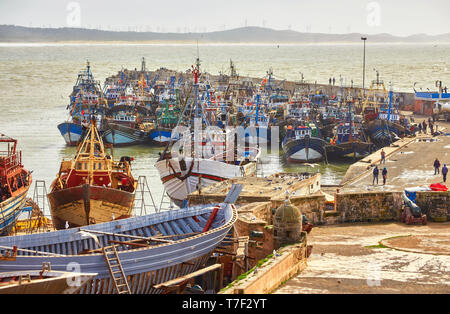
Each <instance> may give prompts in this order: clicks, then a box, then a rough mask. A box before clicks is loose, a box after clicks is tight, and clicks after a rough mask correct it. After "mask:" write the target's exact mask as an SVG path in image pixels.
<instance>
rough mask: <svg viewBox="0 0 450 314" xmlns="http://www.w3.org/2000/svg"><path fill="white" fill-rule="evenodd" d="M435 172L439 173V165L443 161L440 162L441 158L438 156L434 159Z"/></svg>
mask: <svg viewBox="0 0 450 314" xmlns="http://www.w3.org/2000/svg"><path fill="white" fill-rule="evenodd" d="M433 165H434V174H435V175H436V173H437V174H439V167H441V163H440V162H439V160H438V159H437V158H436V160H435V161H434V164H433Z"/></svg>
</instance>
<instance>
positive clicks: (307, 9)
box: [0, 0, 450, 36]
mask: <svg viewBox="0 0 450 314" xmlns="http://www.w3.org/2000/svg"><path fill="white" fill-rule="evenodd" d="M449 9H450V1H449V0H377V1H372V0H319V1H316V0H271V1H268V0H258V1H257V0H209V1H208V0H158V1H155V0H108V1H106V0H95V1H94V0H77V1H67V0H0V24H9V25H21V26H27V27H82V28H95V29H103V30H115V31H152V32H178V33H186V32H212V31H221V30H225V29H233V28H238V27H243V26H259V27H268V28H273V29H277V30H287V29H290V30H293V31H298V32H312V33H332V34H342V33H364V34H379V33H389V34H392V35H396V36H408V35H412V34H419V33H424V34H429V35H437V34H443V33H450V18H448V12H449V11H450V10H449Z"/></svg>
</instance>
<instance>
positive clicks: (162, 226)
mask: <svg viewBox="0 0 450 314" xmlns="http://www.w3.org/2000/svg"><path fill="white" fill-rule="evenodd" d="M221 206H222V207H221V209H220V210H219V211H218V212H217V215H216V217H215V218H214V220H212V225H211V227H210V229H209V230H204V228H205V226H206V225H207V222H208V220H209V218H210V217H211V213H212V212H213V211H214V208H215V205H200V206H195V207H190V208H185V209H179V210H172V211H166V212H161V213H157V214H150V215H146V216H137V217H133V218H128V219H122V220H119V221H112V222H108V223H105V224H97V225H90V226H86V227H84V228H83V231H84V232H89V234H94V235H96V237H95V239H94V238H93V237H86V236H84V235H83V234H82V233H80V232H79V230H78V229H76V228H72V229H67V230H60V231H55V232H46V233H41V234H31V235H22V236H15V237H3V238H0V246H1V247H12V246H14V245H16V246H17V247H20V248H25V249H27V250H39V251H46V252H52V253H57V254H65V255H64V256H39V255H35V254H32V255H28V254H29V253H27V252H21V251H18V255H17V257H16V258H15V259H14V260H0V272H1V271H21V270H29V269H37V270H39V269H42V263H43V262H47V263H51V267H52V270H59V271H67V270H69V269H70V270H72V269H73V265H77V268H78V269H77V270H76V271H77V272H83V273H97V276H96V277H95V278H94V280H93V283H92V284H91V285H87V286H85V287H84V288H83V289H81V290H80V293H82V294H109V293H116V291H115V288H114V285H113V281H112V279H111V277H110V273H109V270H108V267H107V264H106V261H105V258H104V256H103V254H102V253H92V254H79V253H81V252H83V251H86V250H93V249H98V248H99V245H98V244H97V243H99V244H100V246H109V245H111V244H110V242H109V241H110V240H112V239H115V240H117V239H121V241H125V240H126V239H127V238H124V237H121V236H116V237H114V236H112V235H101V234H95V233H94V231H95V230H98V231H102V232H115V233H120V234H129V235H139V234H141V235H142V236H147V237H150V236H156V235H158V234H163V235H168V236H169V235H172V237H171V239H173V240H174V241H173V242H170V243H162V244H157V245H151V246H148V247H143V248H135V249H129V248H128V246H127V245H118V246H117V250H118V256H119V259H120V262H121V264H122V267H123V270H124V273H125V276H126V277H127V279H128V283H129V286H130V290H131V293H139V294H148V293H162V292H164V290H163V289H155V288H154V286H155V285H156V284H159V283H162V282H166V281H168V280H171V279H175V278H178V277H180V276H183V275H186V274H189V273H191V272H194V271H196V270H198V269H199V268H200V267H201V266H203V265H204V263H205V262H206V261H207V259H208V258H209V257H210V255H211V253H212V252H213V251H214V249H215V248H216V247H217V246H218V245H219V244H220V243H221V242H222V240H223V239H224V238H225V236H226V235H227V234H228V233H229V232H230V230H231V228H232V227H233V225H234V223H235V222H236V219H237V211H236V209H235V208H234V206H233V205H230V204H221ZM181 233H198V234H195V235H191V236H187V237H181V238H177V237H174V236H173V235H179V234H181ZM97 241H98V242H97ZM1 250H2V249H1V248H0V251H1ZM3 251H4V250H3ZM19 254H20V255H19ZM25 254H27V255H25Z"/></svg>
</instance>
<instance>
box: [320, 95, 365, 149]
mask: <svg viewBox="0 0 450 314" xmlns="http://www.w3.org/2000/svg"><path fill="white" fill-rule="evenodd" d="M346 101H347V108H346V109H347V110H346V116H345V119H344V120H341V122H338V123H337V124H336V125H335V127H334V130H333V133H332V134H331V136H330V137H329V138H327V141H328V144H325V150H326V154H327V158H328V157H330V158H333V157H344V156H346V155H349V154H353V156H354V157H356V156H361V155H365V154H368V153H369V152H370V151H371V146H372V144H371V143H370V142H369V139H368V138H367V136H366V134H365V132H364V128H363V126H362V123H361V121H359V120H358V119H355V117H354V113H353V111H352V101H353V99H352V98H351V97H350V96H349V97H347V100H346ZM344 109H345V108H341V112H344ZM338 121H339V120H338Z"/></svg>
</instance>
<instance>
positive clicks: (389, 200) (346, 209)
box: [336, 192, 403, 222]
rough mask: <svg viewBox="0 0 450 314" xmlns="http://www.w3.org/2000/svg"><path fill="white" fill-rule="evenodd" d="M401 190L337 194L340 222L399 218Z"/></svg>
mask: <svg viewBox="0 0 450 314" xmlns="http://www.w3.org/2000/svg"><path fill="white" fill-rule="evenodd" d="M402 202H403V201H402V197H401V193H399V192H367V193H338V194H336V215H337V216H338V219H337V220H338V221H339V222H374V221H389V220H399V219H400V215H401V210H402Z"/></svg>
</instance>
